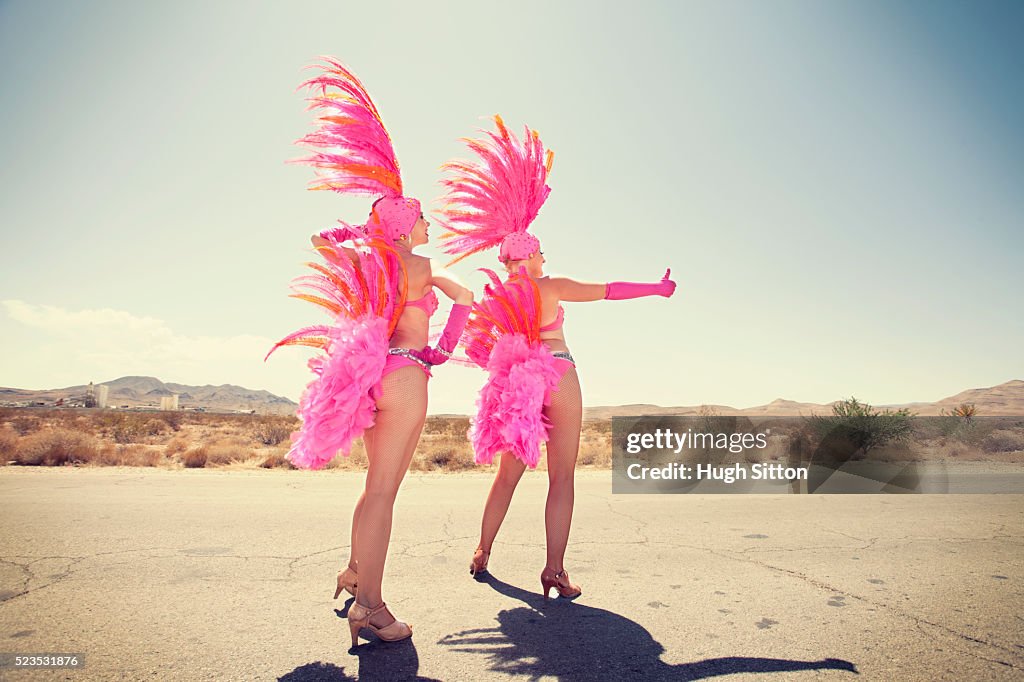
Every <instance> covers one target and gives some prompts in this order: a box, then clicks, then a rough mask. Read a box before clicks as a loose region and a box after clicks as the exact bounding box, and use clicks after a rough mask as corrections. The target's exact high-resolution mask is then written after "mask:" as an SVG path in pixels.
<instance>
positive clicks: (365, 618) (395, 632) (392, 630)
mask: <svg viewBox="0 0 1024 682" xmlns="http://www.w3.org/2000/svg"><path fill="white" fill-rule="evenodd" d="M381 611H386V612H387V613H388V614H389V615H390V616H391V617H392V618H395V616H394V614H392V613H391V612H390V611H388V606H387V604H385V603H384V602H381V603H380V604H379V605H378V606H375V607H373V608H372V609H371V608H368V607H366V606H363V605H362V604H360V603H359V602H356V603H354V604H352V606H350V607H349V609H348V629H349V631H350V632H351V633H352V647H353V648H355V647H357V646H359V631H360V630H362V629H363V628H366V629H367V630H369V631H371V632H372V633H373V634H375V635H377V637H379V638H380V639H382V640H383V641H385V642H397V641H399V640H402V639H406V638H408V637H412V628H411V627H409V625H408V624H406V623H403V622H402V621H400V620H398V619H397V618H395V619H394V620H393V621H391V622H390V623H388V624H387V625H385V626H383V627H377V626H376V625H374V624H373V623H371V622H370V619H371V618H373V616H374V615H376V614H378V613H380V612H381Z"/></svg>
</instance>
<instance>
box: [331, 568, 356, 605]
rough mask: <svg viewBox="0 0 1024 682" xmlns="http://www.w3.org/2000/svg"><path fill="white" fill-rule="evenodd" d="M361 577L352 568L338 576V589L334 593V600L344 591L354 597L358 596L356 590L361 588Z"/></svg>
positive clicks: (346, 569)
mask: <svg viewBox="0 0 1024 682" xmlns="http://www.w3.org/2000/svg"><path fill="white" fill-rule="evenodd" d="M358 583H359V576H358V575H357V574H356V572H355V571H353V570H352V569H351V568H350V567H348V566H346V567H345V570H344V571H342V572H341V573H339V574H338V589H336V590H335V591H334V598H335V599H337V598H338V595H339V594H341V591H342V590H345V591H346V592H348V593H349V594H351V595H352V596H353V597H354V596H356V588H357V587H358V586H359V584H358Z"/></svg>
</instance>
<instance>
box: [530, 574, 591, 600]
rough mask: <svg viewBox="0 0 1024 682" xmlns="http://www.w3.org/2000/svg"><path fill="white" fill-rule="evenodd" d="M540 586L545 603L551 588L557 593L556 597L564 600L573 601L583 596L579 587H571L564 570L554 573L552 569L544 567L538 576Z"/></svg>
mask: <svg viewBox="0 0 1024 682" xmlns="http://www.w3.org/2000/svg"><path fill="white" fill-rule="evenodd" d="M540 585H541V587H542V588H543V589H544V600H545V601H546V600H547V598H548V593H549V592H550V591H551V588H552V587H553V588H555V589H556V590H557V591H558V596H559V597H563V598H564V599H575V598H576V597H578V596H580V595H581V594H583V590H581V589H580V586H579V585H573V584H572V583H571V582H569V574H568V573H566V572H565V569H564V568H563V569H562V570H561V571H559V572H558V573H555V571H554V570H553V569H550V568H548V567H546V566H545V567H544V570H543V571H541V574H540Z"/></svg>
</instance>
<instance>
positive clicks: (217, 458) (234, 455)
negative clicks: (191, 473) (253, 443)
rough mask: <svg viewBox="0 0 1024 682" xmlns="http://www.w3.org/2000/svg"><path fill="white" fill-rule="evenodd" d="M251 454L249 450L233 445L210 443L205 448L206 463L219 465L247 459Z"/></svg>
mask: <svg viewBox="0 0 1024 682" xmlns="http://www.w3.org/2000/svg"><path fill="white" fill-rule="evenodd" d="M251 454H252V451H251V450H249V449H247V448H242V447H237V446H234V445H219V444H218V445H210V446H208V447H207V448H206V464H207V465H221V464H231V463H233V462H244V461H245V460H247V459H249V456H250V455H251Z"/></svg>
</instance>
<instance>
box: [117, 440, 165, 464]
mask: <svg viewBox="0 0 1024 682" xmlns="http://www.w3.org/2000/svg"><path fill="white" fill-rule="evenodd" d="M116 453H117V456H116V459H117V462H116V463H117V464H118V465H120V466H129V467H155V466H157V465H158V464H160V462H162V461H163V455H161V454H160V451H159V450H154V449H152V448H148V447H146V446H145V445H141V444H139V443H131V444H129V445H118V446H117V450H116Z"/></svg>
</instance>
